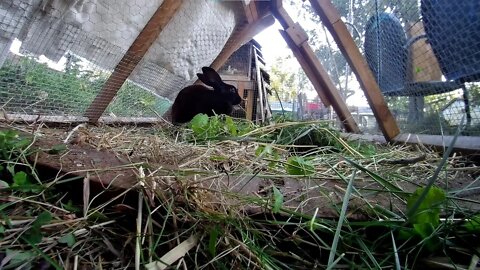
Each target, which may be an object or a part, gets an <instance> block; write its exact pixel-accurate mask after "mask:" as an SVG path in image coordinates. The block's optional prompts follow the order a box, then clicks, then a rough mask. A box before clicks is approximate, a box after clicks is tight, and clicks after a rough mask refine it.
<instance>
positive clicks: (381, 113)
mask: <svg viewBox="0 0 480 270" xmlns="http://www.w3.org/2000/svg"><path fill="white" fill-rule="evenodd" d="M310 3H311V5H312V8H313V10H314V11H315V12H316V13H317V14H318V16H320V19H321V20H322V22H323V24H324V25H325V27H326V28H327V29H328V31H329V32H330V34H331V35H332V37H333V39H334V40H335V42H336V43H337V45H338V47H339V48H340V51H341V52H342V53H343V55H344V56H345V58H346V59H347V62H348V64H349V65H350V67H351V68H352V70H353V72H354V73H355V75H356V77H357V79H358V82H359V83H360V87H361V88H362V90H363V92H364V93H365V97H366V98H367V101H368V103H369V104H370V108H371V109H372V111H373V114H374V115H375V118H376V119H377V122H378V124H379V126H380V129H381V130H382V133H383V136H384V137H385V139H386V140H387V141H391V140H392V139H393V138H395V137H396V136H397V135H398V134H399V133H400V130H399V128H398V126H397V122H396V121H395V118H394V117H393V115H392V113H391V112H390V110H389V109H388V105H387V103H386V102H385V99H384V97H383V95H382V92H381V91H380V88H379V86H378V84H377V82H376V81H375V77H374V76H373V74H372V72H371V71H370V68H369V67H368V65H367V62H366V61H365V59H364V58H363V56H362V54H361V53H360V50H359V49H358V47H357V45H356V44H355V42H354V40H353V38H352V36H351V34H350V32H349V31H348V29H347V27H346V25H345V23H344V22H343V21H342V19H341V17H340V14H339V13H338V11H337V10H336V9H335V7H334V6H333V4H332V3H331V1H330V0H310Z"/></svg>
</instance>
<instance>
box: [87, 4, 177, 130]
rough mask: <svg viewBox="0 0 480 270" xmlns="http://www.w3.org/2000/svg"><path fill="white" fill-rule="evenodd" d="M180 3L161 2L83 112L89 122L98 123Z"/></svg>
mask: <svg viewBox="0 0 480 270" xmlns="http://www.w3.org/2000/svg"><path fill="white" fill-rule="evenodd" d="M182 2H183V1H182V0H165V1H163V3H162V4H161V5H160V7H159V8H158V9H157V11H156V12H155V13H154V14H153V16H152V18H150V20H149V21H148V23H147V24H146V25H145V27H144V28H143V30H142V31H141V32H140V34H139V35H138V36H137V38H136V39H135V41H134V42H133V43H132V45H131V46H130V48H129V49H128V50H127V52H126V53H125V55H124V56H123V58H122V60H120V62H119V63H118V64H117V66H116V67H115V69H114V71H113V73H112V74H111V75H110V77H109V78H108V80H107V81H106V82H105V84H104V85H103V88H102V90H101V91H100V93H99V94H98V95H97V96H96V97H95V100H94V101H93V102H92V103H91V104H90V106H89V107H88V109H87V111H86V112H85V117H87V118H88V120H89V122H97V121H98V119H99V118H100V116H101V115H102V114H103V112H104V111H105V109H106V108H107V106H108V105H109V104H110V102H111V101H112V99H113V98H114V97H115V95H116V94H117V92H118V90H119V89H120V87H122V85H123V83H124V82H125V81H126V80H127V78H128V76H130V74H131V73H132V71H133V69H135V67H136V66H137V65H138V63H139V62H140V60H142V58H143V56H145V54H146V53H147V51H148V49H149V48H150V46H151V45H152V44H153V42H154V41H155V40H156V39H157V38H158V36H159V35H160V33H161V32H162V30H163V29H164V28H165V26H166V25H167V24H168V22H170V20H171V19H172V18H173V16H174V15H175V13H176V12H177V10H178V8H179V7H180V5H181V4H182Z"/></svg>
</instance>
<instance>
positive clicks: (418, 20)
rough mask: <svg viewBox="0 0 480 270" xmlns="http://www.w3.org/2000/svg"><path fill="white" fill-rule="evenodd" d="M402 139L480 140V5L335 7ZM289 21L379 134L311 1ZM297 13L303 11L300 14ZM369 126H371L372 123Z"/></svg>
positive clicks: (345, 0)
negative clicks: (299, 28) (418, 135)
mask: <svg viewBox="0 0 480 270" xmlns="http://www.w3.org/2000/svg"><path fill="white" fill-rule="evenodd" d="M332 2H333V4H334V6H335V7H336V8H337V10H338V11H339V12H340V14H341V16H342V19H343V21H345V22H346V24H347V27H348V29H349V30H350V32H351V34H352V36H353V38H354V41H355V43H356V45H357V46H358V48H359V49H360V51H361V53H362V54H363V55H364V56H365V58H366V60H367V64H368V68H369V69H370V70H371V71H372V73H373V75H374V77H375V80H376V81H377V83H378V84H379V86H380V89H381V91H382V94H383V96H384V97H385V99H386V101H387V103H388V106H389V109H390V110H391V111H392V113H393V115H394V117H395V119H396V121H397V123H398V125H399V127H400V128H401V132H411V133H424V134H446V135H453V134H455V132H456V130H457V128H458V127H459V126H460V124H461V123H462V119H463V126H462V127H461V129H462V134H463V135H470V136H480V118H479V117H480V115H479V111H480V97H479V90H480V87H479V86H480V2H479V1H477V0H464V1H449V0H422V1H417V0H403V1H397V0H333V1H332ZM289 3H290V4H291V5H290V7H288V8H289V12H290V14H292V17H294V19H295V20H296V21H300V22H303V23H301V24H302V26H303V27H304V28H305V29H306V31H307V33H308V34H309V36H310V39H309V44H310V46H311V47H312V48H313V49H314V50H315V53H316V55H317V57H318V59H319V60H320V62H321V63H322V65H323V66H324V67H325V68H326V70H327V72H328V73H329V75H330V78H331V79H332V81H333V82H334V84H335V86H336V87H337V89H338V90H339V91H340V93H341V95H342V97H343V98H344V100H346V103H347V105H348V107H349V109H350V113H351V114H352V117H354V118H355V119H357V118H359V119H358V120H357V124H358V125H359V127H360V128H361V129H362V131H366V132H371V133H380V130H379V129H378V127H374V126H372V124H371V122H372V121H364V120H361V119H367V118H371V117H372V116H373V113H372V111H371V110H370V109H369V105H368V103H367V100H366V99H365V97H364V96H363V92H362V91H361V89H360V86H359V83H358V81H357V80H356V77H355V76H354V74H353V73H352V71H351V69H350V67H349V66H348V64H347V62H346V60H345V58H344V57H343V55H342V54H341V52H340V50H339V48H338V47H337V45H336V43H335V42H334V41H333V38H332V37H331V35H330V34H329V32H328V31H327V30H326V29H325V27H323V25H322V23H321V21H320V19H319V17H318V16H316V15H315V14H314V12H313V9H312V8H311V7H310V5H309V1H305V2H304V3H303V4H302V6H301V8H298V4H296V3H294V1H289ZM292 6H297V8H293V7H292ZM367 122H368V124H365V123H367Z"/></svg>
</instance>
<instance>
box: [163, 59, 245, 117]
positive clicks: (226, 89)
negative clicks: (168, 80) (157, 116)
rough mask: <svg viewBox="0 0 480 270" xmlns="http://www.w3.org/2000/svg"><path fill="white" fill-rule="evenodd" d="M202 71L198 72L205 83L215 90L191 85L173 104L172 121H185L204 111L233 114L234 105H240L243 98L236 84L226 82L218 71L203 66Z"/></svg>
mask: <svg viewBox="0 0 480 270" xmlns="http://www.w3.org/2000/svg"><path fill="white" fill-rule="evenodd" d="M202 71H203V74H202V73H197V76H198V78H199V79H200V81H202V82H203V83H204V84H206V85H208V86H211V87H213V91H212V90H211V89H209V88H208V87H205V86H203V85H191V86H187V87H185V88H183V89H182V90H181V91H180V93H178V95H177V97H176V98H175V101H174V102H173V105H172V122H173V123H174V124H176V123H185V122H189V121H190V120H192V118H193V117H194V116H195V115H197V114H199V113H204V114H206V115H208V116H213V115H214V113H213V112H215V114H227V115H229V114H231V113H232V110H233V105H238V104H240V102H241V101H242V98H241V97H240V96H239V95H238V91H237V88H235V86H233V85H230V84H226V83H224V82H223V81H222V79H221V78H220V75H218V73H217V72H216V71H215V70H214V69H212V68H210V67H203V68H202Z"/></svg>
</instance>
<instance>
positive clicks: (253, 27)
mask: <svg viewBox="0 0 480 270" xmlns="http://www.w3.org/2000/svg"><path fill="white" fill-rule="evenodd" d="M250 3H253V1H252V2H250ZM274 23H275V18H274V17H273V16H272V15H271V14H266V15H265V16H263V17H261V18H259V19H257V20H255V21H252V22H251V23H249V24H248V25H246V26H245V27H244V28H243V29H241V30H240V31H238V32H237V33H235V34H234V35H232V36H231V37H230V38H229V39H228V41H227V43H226V45H225V47H224V48H223V50H222V51H221V52H220V54H219V55H218V56H217V58H215V60H213V62H212V64H211V65H210V67H211V68H213V69H215V70H218V69H220V68H221V67H222V66H223V65H224V64H225V63H226V62H227V60H228V58H229V57H230V56H231V55H232V54H233V53H234V52H235V51H236V50H238V49H239V48H240V47H241V46H242V45H243V44H245V43H247V42H248V41H250V40H251V39H252V38H253V37H254V36H255V35H257V34H258V33H260V32H261V31H263V30H264V29H265V28H267V27H269V26H271V25H273V24H274Z"/></svg>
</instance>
